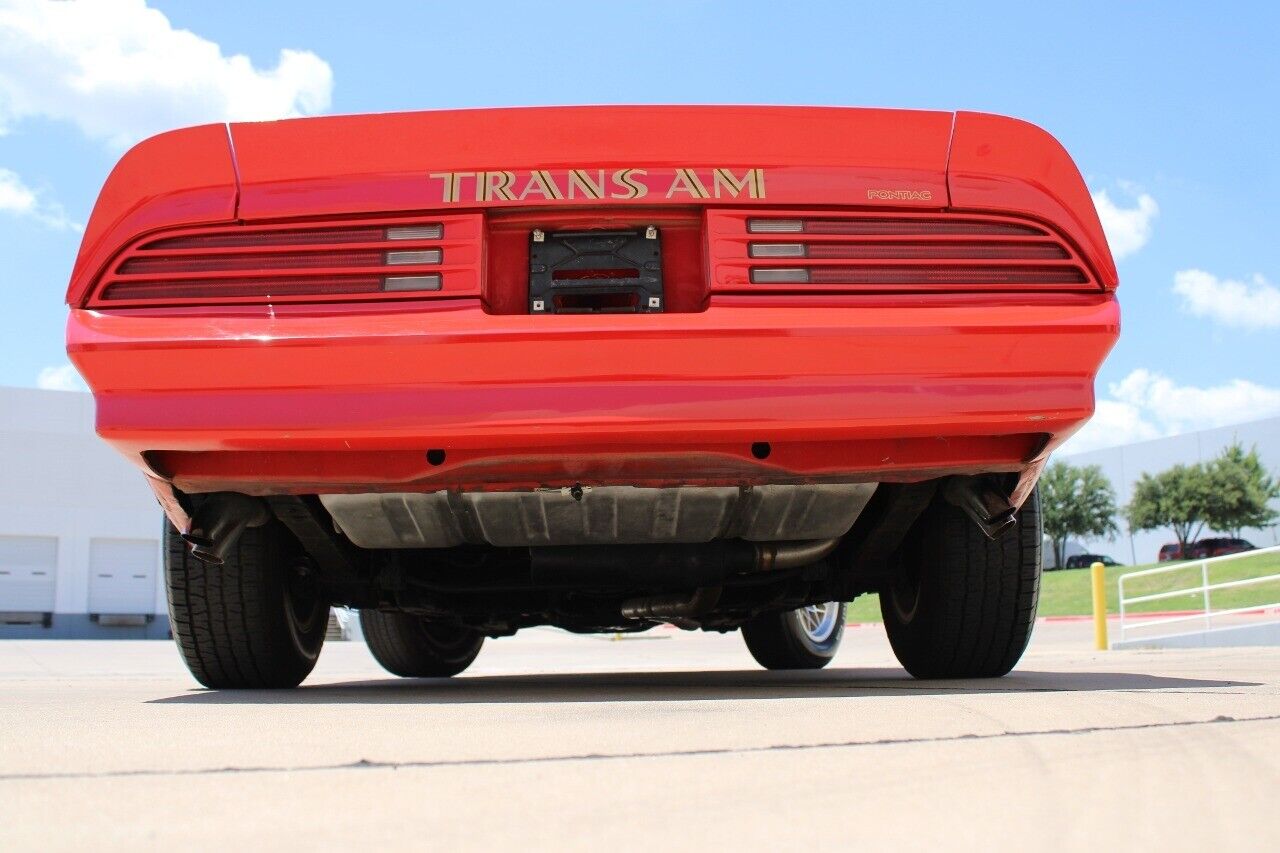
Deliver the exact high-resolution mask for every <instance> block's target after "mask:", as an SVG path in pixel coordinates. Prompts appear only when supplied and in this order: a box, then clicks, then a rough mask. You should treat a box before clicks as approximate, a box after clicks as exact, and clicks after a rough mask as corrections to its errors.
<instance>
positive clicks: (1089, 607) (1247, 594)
mask: <svg viewBox="0 0 1280 853" xmlns="http://www.w3.org/2000/svg"><path fill="white" fill-rule="evenodd" d="M1152 565H1154V564H1151V565H1146V566H1113V567H1112V568H1109V569H1107V612H1108V613H1117V612H1119V606H1118V605H1117V603H1116V601H1117V590H1116V579H1117V578H1119V577H1120V575H1122V574H1124V573H1126V572H1134V571H1138V570H1139V569H1147V568H1151V567H1152ZM1276 572H1280V554H1264V555H1261V556H1257V557H1242V558H1240V559H1238V560H1231V561H1229V562H1226V563H1220V564H1218V565H1213V564H1210V566H1209V583H1221V582H1224V581H1233V580H1244V579H1245V578H1252V577H1259V576H1262V575H1270V574H1275V573H1276ZM1199 583H1200V567H1199V564H1196V563H1191V564H1188V565H1187V566H1186V567H1185V568H1183V569H1180V570H1179V571H1175V572H1169V573H1168V574H1163V575H1156V576H1155V577H1152V578H1141V579H1139V580H1135V581H1129V582H1127V583H1126V584H1125V594H1126V595H1127V596H1129V597H1130V598H1133V597H1134V596H1137V595H1147V594H1151V593H1157V592H1167V591H1172V590H1175V589H1185V588H1186V587H1189V586H1195V585H1198V584H1199ZM1092 601H1093V599H1092V591H1091V588H1090V582H1089V570H1088V569H1062V570H1060V571H1052V572H1045V573H1044V575H1043V578H1042V580H1041V583H1040V610H1039V613H1040V615H1041V616H1086V615H1089V614H1091V613H1092V612H1093V603H1092ZM1210 601H1211V603H1212V605H1213V609H1214V610H1230V609H1231V608H1233V607H1247V606H1250V605H1253V604H1275V603H1277V602H1280V580H1273V581H1268V582H1267V583H1263V584H1255V585H1253V586H1246V587H1239V588H1237V589H1224V590H1218V591H1216V592H1214V593H1212V598H1211V599H1210ZM1202 605H1203V599H1202V597H1201V596H1200V595H1199V594H1194V595H1180V596H1177V597H1176V598H1163V599H1160V600H1159V601H1148V602H1143V603H1141V604H1136V605H1134V606H1133V608H1132V612H1134V613H1142V612H1151V611H1158V610H1198V609H1199V608H1200V607H1201V606H1202ZM849 621H851V622H879V621H880V601H879V597H878V596H875V595H864V596H860V597H859V598H858V600H857V601H855V602H853V603H852V604H850V605H849Z"/></svg>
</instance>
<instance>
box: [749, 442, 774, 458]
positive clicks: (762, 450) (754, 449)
mask: <svg viewBox="0 0 1280 853" xmlns="http://www.w3.org/2000/svg"><path fill="white" fill-rule="evenodd" d="M771 452H773V448H772V447H770V446H769V442H767V441H757V442H756V443H755V444H752V445H751V455H752V456H754V457H755V458H757V459H768V458H769V454H770V453H771Z"/></svg>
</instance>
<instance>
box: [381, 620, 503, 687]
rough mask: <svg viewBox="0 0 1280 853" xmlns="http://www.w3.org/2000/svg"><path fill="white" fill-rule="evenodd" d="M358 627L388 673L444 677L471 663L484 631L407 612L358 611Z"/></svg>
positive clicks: (406, 676)
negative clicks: (435, 620)
mask: <svg viewBox="0 0 1280 853" xmlns="http://www.w3.org/2000/svg"><path fill="white" fill-rule="evenodd" d="M360 628H361V630H362V631H364V639H365V642H367V643H368V644H369V651H370V652H371V653H372V654H373V657H374V660H376V661H377V662H378V663H379V664H381V666H382V668H383V669H385V670H386V671H387V672H389V673H391V674H392V675H399V676H403V677H405V678H447V677H448V676H451V675H457V674H458V673H460V672H462V671H463V670H464V669H466V668H467V667H469V666H470V665H471V662H472V661H473V660H475V659H476V655H478V654H480V646H481V645H483V644H484V634H481V633H480V632H479V631H476V630H474V629H472V628H466V627H463V626H461V625H448V624H442V623H439V622H431V621H429V620H427V619H423V618H422V617H421V616H413V615H411V614H408V613H383V612H382V611H379V610H361V611H360Z"/></svg>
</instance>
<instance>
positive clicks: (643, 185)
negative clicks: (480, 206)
mask: <svg viewBox="0 0 1280 853" xmlns="http://www.w3.org/2000/svg"><path fill="white" fill-rule="evenodd" d="M428 177H429V178H430V179H431V181H432V184H433V185H434V186H436V187H438V188H439V189H440V200H441V201H442V202H444V203H445V204H458V203H463V202H471V201H476V202H503V201H529V200H534V201H579V200H585V201H599V200H601V199H605V198H612V199H619V200H622V201H634V200H636V199H642V198H645V197H646V196H648V195H649V194H650V192H653V193H654V194H655V195H658V194H661V195H662V197H663V198H667V199H681V198H688V199H698V200H702V199H712V198H765V186H764V169H745V170H740V171H734V170H733V169H730V168H714V169H699V168H688V167H686V168H678V169H675V170H671V171H668V170H661V171H659V172H658V173H657V174H650V171H649V170H648V169H639V168H626V169H613V170H609V169H567V170H556V171H553V170H551V169H531V170H523V171H516V170H508V169H499V170H493V171H485V172H431V173H429V174H428ZM872 192H894V191H892V190H870V191H868V192H867V197H868V198H871V197H872V195H871V193H872ZM917 195H918V194H917ZM923 198H925V199H927V198H929V193H928V192H927V191H926V192H925V193H924V195H923Z"/></svg>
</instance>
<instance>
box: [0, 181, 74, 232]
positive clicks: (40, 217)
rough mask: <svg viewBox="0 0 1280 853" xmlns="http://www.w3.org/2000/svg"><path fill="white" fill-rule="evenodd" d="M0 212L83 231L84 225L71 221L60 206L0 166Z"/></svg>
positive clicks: (47, 224) (59, 227) (58, 227)
mask: <svg viewBox="0 0 1280 853" xmlns="http://www.w3.org/2000/svg"><path fill="white" fill-rule="evenodd" d="M0 212H3V213H8V214H10V215H13V216H22V217H27V218H29V219H34V220H35V221H37V222H39V223H40V224H41V225H46V226H48V227H50V228H57V229H59V230H69V231H83V230H84V226H83V225H81V224H80V223H78V222H72V221H71V220H70V219H69V218H68V217H67V214H66V212H65V211H63V209H62V206H61V205H59V204H58V203H56V202H52V201H47V200H46V199H44V198H43V193H40V192H38V191H36V190H33V189H32V188H31V187H29V186H27V185H26V184H25V183H23V181H22V178H21V177H19V175H18V174H17V173H16V172H12V171H10V170H9V169H5V168H3V167H0Z"/></svg>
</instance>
